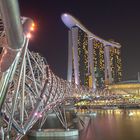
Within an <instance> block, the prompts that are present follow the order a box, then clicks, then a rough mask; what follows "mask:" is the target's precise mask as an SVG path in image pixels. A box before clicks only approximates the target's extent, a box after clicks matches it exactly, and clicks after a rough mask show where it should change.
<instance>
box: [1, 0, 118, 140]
mask: <svg viewBox="0 0 140 140" xmlns="http://www.w3.org/2000/svg"><path fill="white" fill-rule="evenodd" d="M9 6H10V8H9ZM32 25H33V21H32V19H30V18H27V17H21V16H20V14H19V8H18V3H17V1H16V0H12V1H11V0H0V47H1V54H0V58H1V59H0V139H2V140H8V139H10V140H20V139H21V138H22V137H23V136H24V135H25V134H26V133H27V132H28V131H29V130H30V129H31V128H32V127H33V126H34V125H35V124H36V123H37V122H38V120H40V125H39V126H38V128H41V127H42V126H43V124H44V123H45V120H46V118H47V115H48V112H49V110H54V111H56V112H59V111H61V110H60V107H61V106H62V105H63V104H65V103H66V102H71V101H73V100H74V101H75V102H78V101H79V100H80V99H82V98H83V97H88V98H90V99H91V100H99V95H100V98H104V99H111V98H114V99H118V98H120V96H117V95H116V96H115V95H113V96H112V93H111V92H110V91H109V90H108V89H100V90H96V91H93V90H92V89H89V88H87V87H84V86H80V85H76V84H74V83H70V82H68V81H66V80H63V79H61V78H59V77H58V76H56V75H55V74H54V73H53V72H52V71H51V69H50V67H49V65H48V63H47V61H46V60H45V58H44V57H42V56H41V55H40V54H39V53H34V52H31V51H30V50H29V49H28V44H29V36H28V32H30V27H32ZM61 120H64V119H61ZM64 122H65V121H62V123H63V126H64V128H66V129H67V125H66V124H65V123H64Z"/></svg>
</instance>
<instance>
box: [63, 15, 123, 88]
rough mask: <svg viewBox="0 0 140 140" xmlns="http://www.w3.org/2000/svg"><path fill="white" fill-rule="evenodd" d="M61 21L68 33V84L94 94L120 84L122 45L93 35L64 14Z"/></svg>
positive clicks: (71, 17) (75, 20)
mask: <svg viewBox="0 0 140 140" xmlns="http://www.w3.org/2000/svg"><path fill="white" fill-rule="evenodd" d="M61 18H62V21H63V22H64V24H65V25H66V26H67V27H68V28H69V29H70V30H69V39H68V41H69V43H68V73H67V80H68V81H69V82H75V83H76V84H77V85H79V84H80V85H85V86H88V87H90V88H93V90H94V89H96V88H102V87H105V85H108V84H113V83H117V82H119V81H121V78H122V65H121V57H120V48H121V45H120V44H119V43H116V42H114V41H106V40H104V39H102V38H100V37H98V36H96V35H94V34H93V33H91V32H90V31H89V30H87V29H86V28H85V27H84V26H83V25H82V24H81V23H80V22H79V21H78V20H77V19H76V18H74V17H73V16H71V15H69V14H67V13H65V14H63V15H62V16H61Z"/></svg>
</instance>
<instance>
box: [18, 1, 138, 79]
mask: <svg viewBox="0 0 140 140" xmlns="http://www.w3.org/2000/svg"><path fill="white" fill-rule="evenodd" d="M19 5H20V12H21V15H22V16H27V17H31V18H32V19H33V20H34V21H35V22H36V28H37V29H36V31H35V32H34V34H33V38H32V39H31V41H30V45H29V48H30V49H31V50H34V51H36V52H39V53H40V54H41V55H43V56H44V57H45V58H46V60H47V62H48V63H49V65H50V67H51V68H52V70H53V71H54V72H55V73H56V74H57V75H58V76H59V77H62V78H64V79H66V72H67V53H68V52H67V49H68V28H67V27H66V26H65V25H64V23H63V22H62V21H61V14H62V13H65V12H67V13H70V14H72V15H73V16H74V17H76V18H77V19H79V20H80V21H81V23H82V24H83V25H85V26H86V27H87V28H88V29H89V30H90V31H91V32H92V33H94V34H95V35H97V36H99V37H101V38H103V39H106V40H108V39H113V40H114V41H116V42H119V43H120V44H121V45H122V48H121V52H122V53H121V54H122V63H123V80H131V79H137V73H138V72H140V2H139V0H133V1H132V0H130V1H129V0H19Z"/></svg>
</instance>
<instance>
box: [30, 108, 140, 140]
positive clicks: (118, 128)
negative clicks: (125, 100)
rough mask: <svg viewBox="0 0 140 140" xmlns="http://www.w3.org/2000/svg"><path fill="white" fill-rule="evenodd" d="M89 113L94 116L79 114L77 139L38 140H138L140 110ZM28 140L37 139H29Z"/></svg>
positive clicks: (139, 136) (139, 135) (139, 137)
mask: <svg viewBox="0 0 140 140" xmlns="http://www.w3.org/2000/svg"><path fill="white" fill-rule="evenodd" d="M91 112H94V113H96V115H93V114H90V113H89V114H88V113H85V114H86V115H84V113H81V114H80V112H79V115H78V117H79V120H78V125H77V127H78V129H79V132H80V134H79V137H77V136H76V137H66V138H45V139H43V138H40V139H38V140H47V139H48V140H140V110H120V109H117V110H92V111H91ZM81 121H83V122H84V125H82V124H81ZM83 126H84V127H83ZM30 140H37V139H33V138H30Z"/></svg>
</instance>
